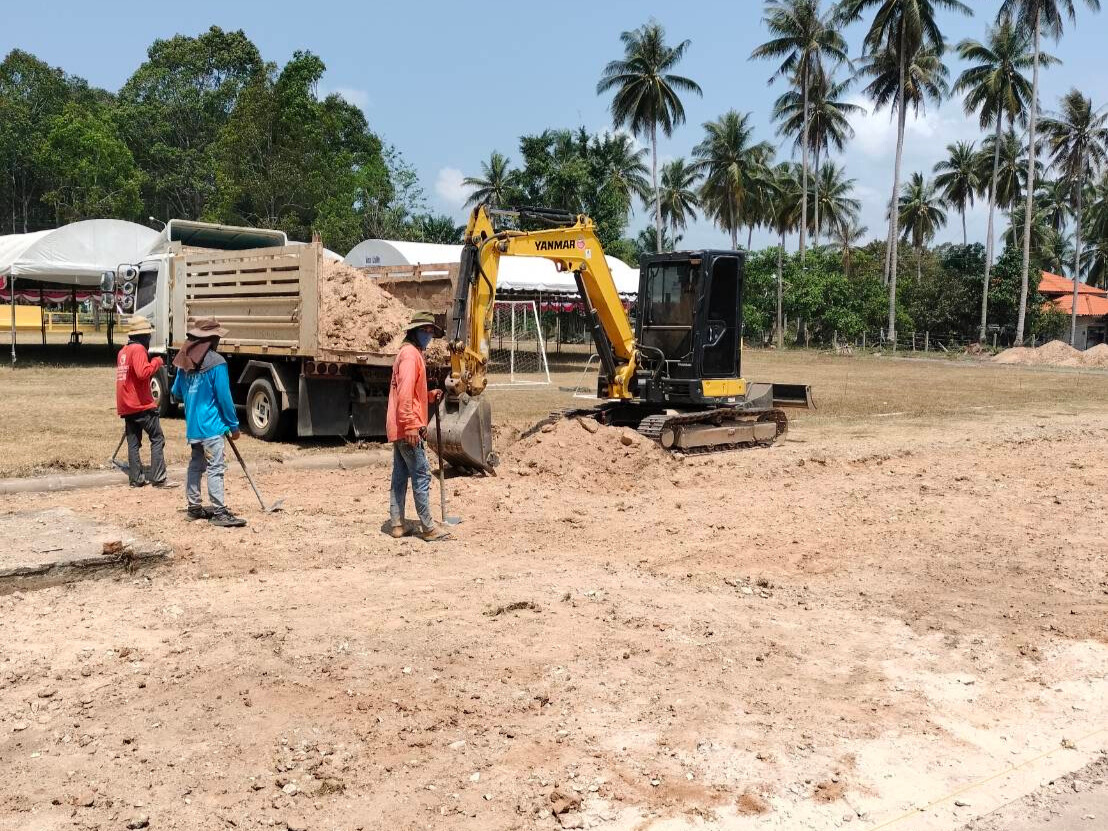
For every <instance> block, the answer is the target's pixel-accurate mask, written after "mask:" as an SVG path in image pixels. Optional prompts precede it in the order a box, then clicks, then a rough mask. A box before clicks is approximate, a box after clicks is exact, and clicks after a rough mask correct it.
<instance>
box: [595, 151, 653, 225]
mask: <svg viewBox="0 0 1108 831" xmlns="http://www.w3.org/2000/svg"><path fill="white" fill-rule="evenodd" d="M587 152H588V154H589V155H590V156H591V157H592V158H593V159H594V160H595V161H596V163H597V167H598V168H599V172H600V181H601V188H602V189H605V190H608V191H610V192H612V193H614V194H615V195H616V196H618V197H619V198H620V199H622V200H624V202H625V203H626V204H627V207H628V209H629V210H630V208H631V205H632V201H633V200H632V197H634V196H637V197H638V198H639V199H640V200H642V201H643V202H647V201H650V196H651V191H650V181H649V180H648V179H647V174H648V173H649V171H648V170H647V168H646V163H645V161H644V158H645V156H646V148H645V147H644V148H640V149H638V150H636V149H635V141H634V139H632V138H631V136H629V135H627V134H626V133H612V134H608V135H605V136H601V137H597V138H594V139H593V140H592V141H591V142H590V143H589V146H588V151H587Z"/></svg>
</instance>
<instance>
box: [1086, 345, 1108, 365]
mask: <svg viewBox="0 0 1108 831" xmlns="http://www.w3.org/2000/svg"><path fill="white" fill-rule="evenodd" d="M1081 359H1082V362H1083V363H1084V364H1085V366H1089V367H1094V368H1096V369H1108V343H1099V344H1097V345H1096V346H1094V347H1093V348H1092V349H1088V350H1086V351H1085V353H1084V354H1083V355H1082V356H1081Z"/></svg>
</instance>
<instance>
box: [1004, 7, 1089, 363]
mask: <svg viewBox="0 0 1108 831" xmlns="http://www.w3.org/2000/svg"><path fill="white" fill-rule="evenodd" d="M1085 5H1086V6H1088V7H1089V8H1090V9H1092V10H1093V11H1100V0H1085ZM1064 17H1069V19H1070V22H1071V23H1076V22H1077V11H1076V9H1075V8H1074V0H1002V2H1001V4H1000V11H999V12H998V13H997V19H998V20H1004V19H1005V18H1009V19H1011V20H1014V21H1015V22H1016V23H1017V24H1018V25H1019V26H1021V27H1023V29H1024V30H1025V31H1029V32H1033V33H1034V43H1033V49H1034V53H1035V59H1034V62H1033V67H1032V73H1031V108H1030V109H1031V114H1030V117H1029V119H1028V124H1029V126H1028V131H1027V147H1028V151H1027V152H1028V157H1029V158H1030V165H1029V167H1028V170H1029V173H1030V180H1029V182H1028V185H1027V205H1026V209H1025V210H1024V227H1023V268H1022V270H1021V272H1020V308H1019V318H1018V319H1017V322H1016V343H1017V344H1018V343H1022V342H1023V326H1024V323H1025V322H1026V319H1027V281H1028V275H1029V272H1030V269H1031V221H1032V217H1033V215H1034V213H1035V211H1034V208H1033V206H1032V201H1033V200H1034V199H1035V162H1036V158H1035V155H1036V151H1037V150H1038V135H1037V133H1036V128H1037V126H1038V123H1037V122H1038V110H1039V61H1040V58H1039V55H1040V52H1041V46H1042V36H1043V33H1044V32H1045V33H1046V35H1047V36H1049V37H1052V38H1054V39H1055V40H1058V39H1060V38H1061V37H1062V31H1063V28H1064V20H1063V18H1064ZM1074 282H1076V280H1075V281H1074Z"/></svg>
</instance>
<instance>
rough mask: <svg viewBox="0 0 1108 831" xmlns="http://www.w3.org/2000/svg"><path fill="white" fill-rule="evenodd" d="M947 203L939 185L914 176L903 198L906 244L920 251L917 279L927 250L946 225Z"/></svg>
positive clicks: (902, 213) (901, 222)
mask: <svg viewBox="0 0 1108 831" xmlns="http://www.w3.org/2000/svg"><path fill="white" fill-rule="evenodd" d="M945 207H946V201H945V200H944V199H943V198H942V197H941V196H939V191H938V188H937V187H936V185H935V183H934V182H932V181H928V180H926V179H924V178H923V174H922V173H913V174H912V178H911V179H910V180H909V181H908V183H907V184H906V185H905V186H904V191H903V193H902V194H901V196H900V225H901V227H902V228H903V233H904V241H905V242H906V243H911V245H912V247H913V248H915V249H916V276H917V278H918V277H919V270H920V269H921V268H922V266H923V248H924V246H925V245H927V243H929V242H930V241H931V240H933V239H934V238H935V234H937V233H938V232H939V231H940V230H941V229H942V228H944V227H945V226H946V211H945V210H943V209H944V208H945Z"/></svg>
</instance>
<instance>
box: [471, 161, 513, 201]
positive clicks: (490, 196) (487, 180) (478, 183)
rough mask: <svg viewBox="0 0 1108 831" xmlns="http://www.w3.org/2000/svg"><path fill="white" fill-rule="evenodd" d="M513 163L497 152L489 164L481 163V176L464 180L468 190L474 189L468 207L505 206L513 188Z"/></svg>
mask: <svg viewBox="0 0 1108 831" xmlns="http://www.w3.org/2000/svg"><path fill="white" fill-rule="evenodd" d="M512 179H513V176H512V172H511V162H510V161H509V160H508V157H507V156H505V155H503V154H502V153H497V152H496V151H495V150H494V151H493V152H492V155H491V156H489V160H488V161H487V162H481V175H480V176H467V177H466V178H465V179H463V180H462V184H464V185H465V186H466V187H468V188H473V190H471V191H470V193H469V199H467V200H466V206H467V207H468V206H470V205H488V206H489V207H490V208H501V207H503V206H504V204H505V199H506V198H507V195H508V191H509V189H510V188H511V186H512Z"/></svg>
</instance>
